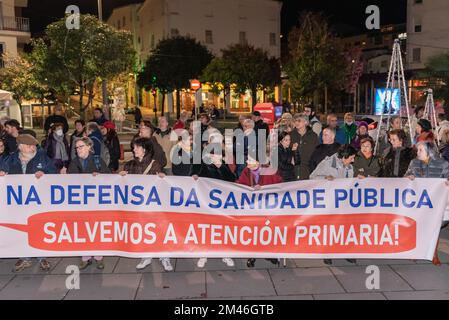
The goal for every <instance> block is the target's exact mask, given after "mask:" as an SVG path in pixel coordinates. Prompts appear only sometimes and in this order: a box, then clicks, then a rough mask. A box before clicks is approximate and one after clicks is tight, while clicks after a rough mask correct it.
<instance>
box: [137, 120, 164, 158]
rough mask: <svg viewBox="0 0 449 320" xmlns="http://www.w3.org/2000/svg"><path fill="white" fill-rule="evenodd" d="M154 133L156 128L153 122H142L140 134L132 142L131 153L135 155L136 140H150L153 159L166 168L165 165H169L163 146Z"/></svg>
mask: <svg viewBox="0 0 449 320" xmlns="http://www.w3.org/2000/svg"><path fill="white" fill-rule="evenodd" d="M153 133H154V128H153V125H152V124H151V121H149V120H143V121H142V122H140V126H139V132H138V133H137V134H136V135H135V136H134V138H133V139H132V140H131V151H132V152H133V153H134V141H135V140H136V139H138V138H148V139H150V140H151V143H152V145H153V152H154V155H153V158H154V159H155V160H157V161H159V163H160V164H161V165H162V167H165V165H166V164H167V158H166V156H165V153H164V150H163V149H162V147H161V145H160V144H159V143H158V142H157V140H156V138H155V137H153Z"/></svg>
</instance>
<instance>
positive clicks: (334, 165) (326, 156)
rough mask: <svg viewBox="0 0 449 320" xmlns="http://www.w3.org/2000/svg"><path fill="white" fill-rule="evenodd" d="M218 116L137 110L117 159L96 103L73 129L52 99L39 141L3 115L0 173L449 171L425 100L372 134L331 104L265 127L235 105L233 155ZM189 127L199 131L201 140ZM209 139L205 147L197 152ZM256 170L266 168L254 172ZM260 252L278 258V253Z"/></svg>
mask: <svg viewBox="0 0 449 320" xmlns="http://www.w3.org/2000/svg"><path fill="white" fill-rule="evenodd" d="M201 111H203V110H201V108H200V112H201ZM215 118H216V115H215V116H211V115H210V114H207V113H201V114H200V115H199V120H200V123H199V124H197V123H195V122H193V121H192V119H189V114H188V113H187V112H186V111H183V112H182V113H181V117H180V118H179V119H178V120H177V121H176V123H175V124H174V126H173V127H170V125H169V121H168V119H167V118H166V117H159V118H158V121H157V123H158V126H157V127H155V126H154V125H153V123H152V122H151V121H149V120H145V119H143V118H142V115H141V114H140V113H139V117H136V121H138V123H137V125H138V132H137V134H136V135H135V136H134V138H133V139H132V141H131V151H132V153H133V159H132V160H131V161H128V162H126V163H124V166H123V165H121V164H120V161H119V160H120V157H121V148H120V141H119V138H118V135H117V132H116V130H115V125H114V123H113V122H111V121H108V120H107V119H106V117H105V115H104V114H103V111H102V110H101V109H95V111H94V118H93V119H92V120H90V121H89V122H87V123H86V122H84V121H82V120H77V121H76V122H75V130H74V131H73V132H71V133H70V132H68V131H69V129H68V122H67V119H65V117H64V116H63V111H62V109H61V108H60V107H56V108H55V110H54V114H53V115H51V116H50V117H49V118H48V119H47V120H46V122H45V128H44V129H45V132H46V137H45V140H44V141H41V142H39V141H38V140H37V138H36V134H35V133H34V132H32V131H29V130H28V131H26V130H23V129H22V128H20V124H19V122H18V121H16V120H14V119H11V120H7V121H4V122H3V123H1V124H0V176H4V175H6V174H34V175H35V176H36V178H40V177H42V176H43V175H44V174H92V175H94V176H96V175H98V174H120V175H121V176H125V175H127V174H138V175H157V176H159V177H160V178H162V179H163V178H165V177H166V176H184V177H192V179H194V180H197V179H201V178H211V179H218V180H222V181H227V182H234V183H237V184H242V185H246V186H249V187H252V188H253V189H254V191H258V190H260V188H261V187H262V186H266V185H272V184H278V183H282V182H290V183H294V182H295V181H300V180H308V179H327V180H333V179H345V178H360V179H363V178H367V177H396V178H401V177H407V178H409V179H414V178H415V177H420V178H426V177H428V178H430V177H439V178H449V162H448V161H449V122H448V121H447V119H446V117H445V116H444V115H439V123H438V126H436V127H433V126H432V124H431V122H430V121H428V120H427V119H424V118H423V114H422V108H417V109H416V115H415V116H414V118H412V119H411V122H413V123H414V127H412V130H410V129H404V128H406V126H403V123H402V120H401V118H400V117H397V116H393V117H391V118H390V125H389V126H388V130H387V131H384V132H381V134H379V135H376V134H374V135H373V134H371V135H370V132H369V125H368V123H367V122H365V121H359V122H357V121H356V119H355V116H354V115H353V114H352V113H346V114H345V115H344V117H343V119H342V120H343V121H342V122H341V125H339V119H338V115H337V114H335V113H330V114H327V115H325V118H323V119H325V121H324V123H323V122H322V121H321V120H320V119H319V117H318V115H317V114H316V112H315V110H314V107H313V106H311V105H309V106H306V107H305V108H304V110H303V112H301V113H297V114H291V113H289V112H285V113H283V114H282V116H281V117H280V119H279V120H278V121H276V123H275V124H274V129H277V130H270V128H269V127H268V125H267V124H266V123H265V122H264V120H263V119H262V117H261V114H260V112H258V111H255V112H253V113H252V114H251V115H248V116H247V115H240V116H239V119H238V123H236V127H235V129H234V135H233V139H232V141H233V149H232V152H231V153H230V154H231V158H232V159H229V153H225V152H224V151H225V143H224V138H223V136H222V134H221V132H220V130H219V129H218V128H217V127H218V126H216V125H215V124H214V123H215V122H214V119H215ZM195 130H196V131H198V133H200V134H201V140H200V141H201V142H200V144H199V145H198V142H197V141H196V139H195V137H194V134H195V132H196V131H195ZM376 133H377V130H376ZM216 146H221V147H222V148H219V149H216V148H215V147H216ZM206 148H207V150H209V152H208V154H206V155H203V151H204V150H205V149H206ZM198 150H199V152H201V153H202V157H201V161H200V163H195V162H194V161H193V158H194V156H193V155H194V152H196V151H198ZM217 150H220V151H217ZM226 156H228V158H226ZM273 157H275V158H276V161H277V165H276V166H274V165H273V164H274V158H273ZM206 159H208V160H209V161H205V160H206ZM262 170H271V173H270V174H267V173H266V172H265V173H264V174H261V171H262ZM93 260H95V261H96V266H97V268H99V269H103V268H104V263H103V258H102V257H83V258H82V260H81V262H80V268H81V269H85V268H87V267H88V266H89V265H91V264H92V262H93ZM267 260H269V261H271V262H272V263H274V264H279V260H278V259H267ZM160 261H161V263H162V265H163V267H164V269H165V270H166V271H172V270H173V266H172V264H171V262H170V259H169V258H161V259H160ZM222 261H223V262H224V263H225V264H226V265H227V266H229V267H232V266H234V261H233V260H232V259H231V258H227V257H224V258H223V259H222ZM255 261H256V260H255V259H249V260H248V261H247V265H248V267H254V265H255ZM348 261H350V262H353V263H354V262H355V260H348ZM436 261H437V260H436ZM151 262H152V259H151V258H147V257H144V256H143V257H142V260H141V261H140V262H139V263H138V264H137V265H136V268H137V269H144V268H145V267H147V266H148V265H149V264H151ZM206 262H207V259H206V258H201V259H199V260H198V261H197V266H198V268H203V267H204V266H205V264H206ZM39 263H40V267H41V269H42V270H49V269H50V268H51V265H50V263H49V262H48V261H47V260H46V259H45V258H40V259H39ZM325 263H326V264H332V261H331V260H325ZM30 266H31V259H23V258H22V259H19V260H18V261H17V263H16V265H15V270H16V271H21V270H23V269H25V268H28V267H30Z"/></svg>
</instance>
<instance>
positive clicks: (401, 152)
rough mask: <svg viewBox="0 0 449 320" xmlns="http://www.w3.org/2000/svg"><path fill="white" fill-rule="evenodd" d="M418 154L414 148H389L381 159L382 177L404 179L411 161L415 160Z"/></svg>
mask: <svg viewBox="0 0 449 320" xmlns="http://www.w3.org/2000/svg"><path fill="white" fill-rule="evenodd" d="M415 155H416V152H415V151H414V150H413V149H412V148H407V147H401V148H398V149H396V150H394V149H393V148H391V147H390V148H388V149H387V150H385V155H384V156H383V157H382V159H381V168H382V170H381V174H380V176H381V177H386V178H394V177H403V176H404V174H405V172H406V171H407V169H408V166H409V164H410V161H412V160H413V159H414V158H415Z"/></svg>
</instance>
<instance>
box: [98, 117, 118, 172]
mask: <svg viewBox="0 0 449 320" xmlns="http://www.w3.org/2000/svg"><path fill="white" fill-rule="evenodd" d="M100 130H101V134H102V135H103V142H104V144H105V145H106V147H107V148H108V150H109V156H110V161H109V166H108V167H109V169H110V170H111V172H113V173H114V172H117V171H118V167H119V160H120V141H119V138H118V135H117V132H116V131H115V124H114V122H112V121H106V122H105V123H104V124H103V126H101V127H100Z"/></svg>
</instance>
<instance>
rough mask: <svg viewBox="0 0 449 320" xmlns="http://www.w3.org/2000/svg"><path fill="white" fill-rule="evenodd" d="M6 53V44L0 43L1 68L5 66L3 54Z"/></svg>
mask: <svg viewBox="0 0 449 320" xmlns="http://www.w3.org/2000/svg"><path fill="white" fill-rule="evenodd" d="M0 4H1V3H0ZM4 53H5V44H4V43H0V68H3V67H4V66H5V65H4V63H3V54H4Z"/></svg>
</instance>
